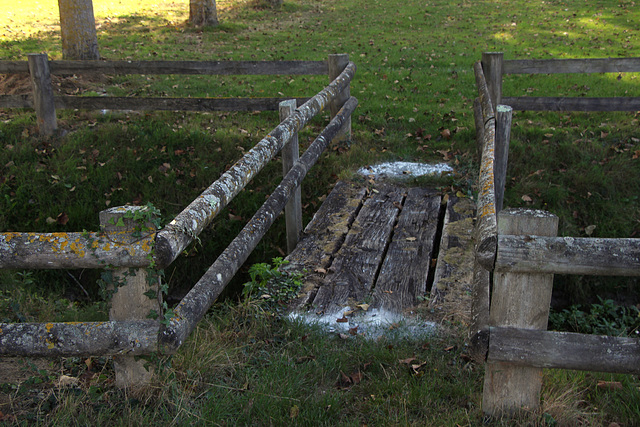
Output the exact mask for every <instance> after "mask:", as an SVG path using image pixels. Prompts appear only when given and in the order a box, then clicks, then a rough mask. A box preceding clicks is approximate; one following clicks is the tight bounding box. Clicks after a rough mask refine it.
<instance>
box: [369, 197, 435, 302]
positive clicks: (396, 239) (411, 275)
mask: <svg viewBox="0 0 640 427" xmlns="http://www.w3.org/2000/svg"><path fill="white" fill-rule="evenodd" d="M440 199H441V198H440V196H435V195H433V194H432V192H431V191H429V190H426V189H423V188H411V189H410V190H409V191H408V193H407V197H406V199H405V202H404V204H403V206H402V211H401V212H400V215H399V217H398V224H397V225H396V227H395V231H394V232H393V238H392V240H391V243H390V244H389V249H388V250H387V254H386V256H385V258H384V262H383V263H382V267H381V269H380V274H379V275H378V279H377V280H376V283H375V288H374V291H373V303H372V306H373V307H374V308H381V309H383V310H387V311H390V312H395V313H400V312H402V311H403V310H406V309H407V308H409V307H412V306H414V305H415V304H416V303H417V302H418V297H422V296H424V295H426V292H427V277H428V275H429V270H430V267H431V258H432V256H433V249H434V239H435V235H436V232H437V229H438V219H439V216H440Z"/></svg>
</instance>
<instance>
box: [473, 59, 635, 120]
mask: <svg viewBox="0 0 640 427" xmlns="http://www.w3.org/2000/svg"><path fill="white" fill-rule="evenodd" d="M482 62H483V65H485V68H484V71H485V75H486V78H487V83H488V86H489V91H490V93H491V99H492V101H493V105H498V104H504V105H509V106H510V107H511V108H513V109H514V110H527V111H592V112H593V111H638V110H640V97H613V98H612V97H604V98H589V97H585V98H570V97H529V96H521V97H503V96H502V78H503V76H504V75H505V74H581V73H636V72H640V58H588V59H517V60H504V59H503V54H502V53H501V52H487V53H483V54H482Z"/></svg>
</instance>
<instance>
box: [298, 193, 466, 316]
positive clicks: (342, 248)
mask: <svg viewBox="0 0 640 427" xmlns="http://www.w3.org/2000/svg"><path fill="white" fill-rule="evenodd" d="M473 216H474V204H473V203H472V202H471V201H470V200H469V199H464V198H449V197H448V196H445V197H444V198H443V197H442V195H440V194H437V193H436V192H435V191H433V190H429V189H426V188H405V187H401V186H397V185H391V184H388V183H379V184H371V183H370V184H368V185H367V186H359V185H355V184H350V183H347V182H339V183H338V184H337V185H336V187H335V188H334V190H333V191H332V192H331V194H330V195H329V196H328V197H327V199H326V200H325V202H324V203H323V204H322V206H321V207H320V209H319V210H318V212H317V213H316V214H315V216H314V218H313V220H312V221H311V222H310V223H309V225H308V226H307V227H306V229H305V231H304V233H303V236H302V238H301V240H300V242H299V243H298V245H297V246H296V249H295V250H294V251H293V252H292V253H291V254H290V255H289V257H288V258H287V259H288V261H289V262H290V264H289V267H288V268H294V269H296V270H302V271H306V272H307V275H306V283H305V287H304V289H303V291H302V294H301V296H300V298H299V299H298V300H297V301H296V302H295V304H294V306H295V308H296V309H297V310H299V311H308V312H309V313H311V314H315V315H318V316H327V315H335V316H336V320H337V321H343V322H344V321H345V317H344V316H345V313H346V314H347V315H348V314H350V313H354V312H358V311H359V309H360V310H361V309H362V307H365V308H366V309H378V310H382V311H385V312H391V313H403V312H406V311H409V310H412V309H414V308H415V307H416V306H417V305H422V306H425V304H428V307H429V308H430V309H431V310H432V311H433V312H434V313H437V314H436V316H437V317H439V318H440V319H442V318H443V317H448V316H454V317H456V318H458V319H460V320H463V321H466V320H468V309H469V308H470V302H469V298H470V290H471V289H470V288H471V283H472V280H471V279H472V277H471V276H472V275H471V274H469V273H470V272H471V271H472V265H473V245H472V242H471V232H472V229H473ZM459 267H465V268H459Z"/></svg>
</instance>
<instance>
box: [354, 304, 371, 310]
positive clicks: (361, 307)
mask: <svg viewBox="0 0 640 427" xmlns="http://www.w3.org/2000/svg"><path fill="white" fill-rule="evenodd" d="M356 307H358V308H359V309H361V310H364V311H367V310H369V304H358V305H356Z"/></svg>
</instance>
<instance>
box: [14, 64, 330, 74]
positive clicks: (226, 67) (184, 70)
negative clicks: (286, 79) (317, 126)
mask: <svg viewBox="0 0 640 427" xmlns="http://www.w3.org/2000/svg"><path fill="white" fill-rule="evenodd" d="M49 64H50V68H51V73H52V74H95V73H101V74H200V75H294V74H295V75H300V74H305V75H306V74H310V75H313V74H317V75H319V74H328V72H329V68H328V65H327V61H50V62H49ZM7 68H9V69H18V70H19V69H21V67H20V66H18V65H16V64H8V65H7Z"/></svg>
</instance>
